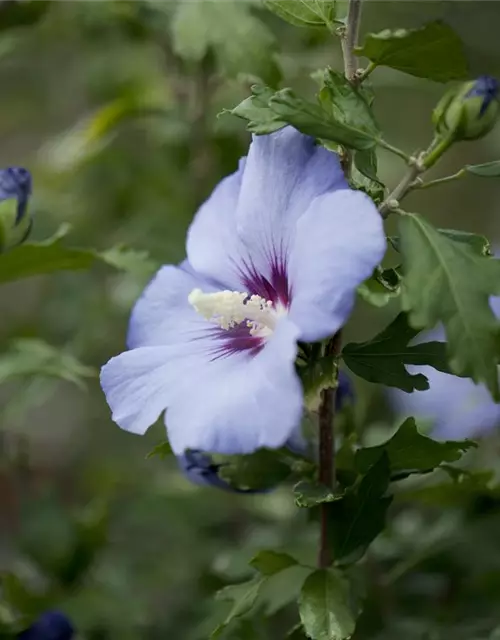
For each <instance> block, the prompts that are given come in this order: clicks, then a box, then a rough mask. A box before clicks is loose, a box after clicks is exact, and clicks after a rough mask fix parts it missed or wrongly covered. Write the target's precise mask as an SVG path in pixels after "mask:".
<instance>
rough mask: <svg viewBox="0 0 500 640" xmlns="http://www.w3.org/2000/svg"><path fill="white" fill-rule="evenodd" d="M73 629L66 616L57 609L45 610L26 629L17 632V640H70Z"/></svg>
mask: <svg viewBox="0 0 500 640" xmlns="http://www.w3.org/2000/svg"><path fill="white" fill-rule="evenodd" d="M74 633H75V631H74V629H73V627H72V625H71V623H70V621H69V620H68V618H67V617H66V616H65V615H64V614H63V613H60V612H59V611H47V612H45V613H44V614H42V615H41V616H40V617H39V618H38V620H37V621H36V622H35V623H34V624H32V625H31V627H30V628H29V629H26V631H22V632H21V633H20V634H18V636H17V638H18V639H19V640H71V638H73V636H74Z"/></svg>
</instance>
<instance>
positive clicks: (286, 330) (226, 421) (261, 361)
mask: <svg viewBox="0 0 500 640" xmlns="http://www.w3.org/2000/svg"><path fill="white" fill-rule="evenodd" d="M297 334H298V331H297V328H296V327H295V326H294V325H293V324H292V323H290V322H289V321H288V320H286V319H283V320H282V321H281V322H280V323H279V324H278V326H277V328H276V331H275V332H274V334H273V336H272V337H271V338H270V340H269V341H268V342H267V344H266V345H265V347H264V348H263V349H262V351H260V353H259V354H258V355H256V356H254V357H249V356H248V355H247V354H246V353H239V354H234V355H231V356H230V357H227V358H220V359H218V360H215V361H212V362H210V366H205V367H200V368H199V370H197V371H196V370H193V371H192V377H191V378H190V379H188V378H184V384H183V385H182V388H181V389H179V390H178V392H177V394H176V397H175V398H173V399H172V402H171V404H170V406H169V409H168V411H167V414H166V423H167V432H168V437H169V441H170V444H171V446H172V449H173V451H174V453H175V454H176V455H180V454H182V453H183V452H184V451H185V450H187V449H198V450H201V451H206V452H212V453H223V454H238V453H251V452H252V451H255V450H257V449H259V448H262V447H267V448H271V449H274V448H277V447H280V446H282V445H284V443H285V442H286V441H287V440H288V438H289V437H290V436H291V434H292V433H293V432H294V430H295V429H296V428H297V426H298V425H299V423H300V420H301V415H302V403H303V399H302V387H301V384H300V381H299V378H298V376H297V374H296V371H295V357H296V353H297V345H296V340H297Z"/></svg>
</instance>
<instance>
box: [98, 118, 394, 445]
mask: <svg viewBox="0 0 500 640" xmlns="http://www.w3.org/2000/svg"><path fill="white" fill-rule="evenodd" d="M385 244H386V243H385V235H384V230H383V225H382V220H381V217H380V215H379V213H378V211H377V208H376V207H375V205H374V204H373V202H372V201H371V200H370V199H369V198H368V196H366V195H365V194H363V193H361V192H358V191H352V190H351V189H349V187H348V185H347V183H346V181H345V179H344V176H343V173H342V170H341V167H340V163H339V159H338V156H337V155H335V154H333V153H331V152H329V151H327V150H326V149H324V148H323V147H320V146H316V145H315V143H314V141H313V140H312V139H311V138H309V137H307V136H303V135H302V134H300V133H298V132H297V131H295V130H294V129H292V128H291V127H287V128H285V129H282V130H280V131H278V132H276V133H273V134H271V135H267V136H256V137H254V139H253V142H252V144H251V146H250V150H249V154H248V157H247V158H244V159H243V160H242V161H241V162H240V165H239V168H238V170H237V171H236V173H234V174H232V175H231V176H229V177H227V178H226V179H224V180H223V181H222V182H221V183H220V184H219V185H218V186H217V187H216V189H215V191H214V192H213V194H212V196H211V197H210V198H209V199H208V200H207V201H206V202H205V203H204V204H203V205H202V207H201V208H200V210H199V212H198V214H197V215H196V217H195V219H194V221H193V223H192V225H191V227H190V229H189V232H188V238H187V256H188V262H187V263H183V264H182V265H180V266H172V265H168V266H164V267H163V268H162V269H160V271H159V272H158V274H157V275H156V277H155V278H154V279H153V281H152V282H151V283H150V284H149V286H148V287H147V289H146V291H145V293H144V294H143V296H142V297H141V298H140V300H139V301H138V302H137V304H136V306H135V309H134V311H133V314H132V319H131V323H130V330H129V335H128V346H129V348H130V351H127V352H126V353H123V354H121V355H120V356H118V357H116V358H113V359H112V360H110V362H109V363H108V364H107V365H106V366H104V367H103V369H102V373H101V384H102V387H103V389H104V392H105V394H106V397H107V400H108V403H109V405H110V407H111V409H112V411H113V419H114V420H115V422H117V423H118V424H119V425H120V426H121V427H122V428H123V429H126V430H128V431H132V432H134V433H139V434H143V433H144V432H145V431H146V429H147V428H148V427H149V426H150V425H151V424H153V423H154V422H155V421H156V420H157V419H158V417H159V416H160V414H161V413H162V412H163V411H164V410H165V409H166V408H167V407H168V412H167V423H168V438H169V442H170V444H171V446H172V449H173V451H174V453H175V454H176V455H181V454H183V453H184V451H185V450H187V449H191V450H199V451H207V452H217V453H223V454H238V453H250V452H252V451H255V450H256V449H258V448H261V447H267V448H276V447H280V446H282V445H283V444H285V443H286V442H287V440H288V439H289V438H290V437H291V435H292V434H293V433H294V431H295V430H296V428H297V426H298V425H299V423H300V420H301V415H302V409H303V394H302V387H301V384H300V380H299V378H298V376H297V373H296V371H295V358H296V355H297V341H298V340H301V341H303V342H311V341H316V340H321V339H323V338H326V337H327V336H330V335H332V334H333V333H335V331H337V330H338V329H339V328H340V327H341V326H342V325H343V324H344V323H345V322H346V320H347V318H348V317H349V314H350V312H351V310H352V306H353V303H354V298H355V292H356V288H357V286H358V285H359V284H360V283H361V282H362V281H363V280H365V279H366V278H367V277H369V276H370V274H371V273H372V271H373V269H374V267H375V266H376V265H377V264H378V263H379V262H380V261H381V259H382V257H383V255H384V252H385Z"/></svg>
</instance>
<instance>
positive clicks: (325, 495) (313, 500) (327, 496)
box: [293, 480, 344, 507]
mask: <svg viewBox="0 0 500 640" xmlns="http://www.w3.org/2000/svg"><path fill="white" fill-rule="evenodd" d="M293 494H294V497H295V504H296V505H297V506H298V507H317V506H318V505H319V504H323V503H325V502H335V500H340V499H341V498H342V497H343V495H344V493H343V492H342V493H334V492H333V491H332V490H331V489H330V488H329V487H327V486H325V485H323V484H319V483H315V482H310V481H309V480H301V481H300V482H298V483H297V484H296V485H295V487H294V488H293Z"/></svg>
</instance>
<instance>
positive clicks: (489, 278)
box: [399, 214, 500, 400]
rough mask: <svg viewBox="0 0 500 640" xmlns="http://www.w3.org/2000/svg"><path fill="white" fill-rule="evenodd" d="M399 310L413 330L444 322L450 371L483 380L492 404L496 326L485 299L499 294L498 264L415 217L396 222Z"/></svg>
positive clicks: (495, 390) (406, 216) (499, 397)
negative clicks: (400, 265)
mask: <svg viewBox="0 0 500 640" xmlns="http://www.w3.org/2000/svg"><path fill="white" fill-rule="evenodd" d="M399 235H400V250H401V255H402V258H403V269H404V274H405V277H404V280H403V285H402V306H403V309H404V310H405V311H408V314H409V316H408V318H409V322H410V324H411V325H412V326H414V327H417V328H424V327H427V328H429V329H430V328H433V327H434V326H435V325H436V324H438V323H439V322H442V323H443V325H444V327H445V330H446V337H447V344H448V353H449V356H450V368H451V370H452V371H453V372H454V373H456V374H458V375H463V376H468V377H471V378H472V379H473V380H474V381H475V382H483V381H484V382H485V383H486V384H487V386H488V388H489V390H490V392H491V394H492V395H493V397H494V398H495V399H496V400H500V392H499V389H498V372H497V354H498V335H499V325H498V323H497V321H496V318H495V316H494V314H493V311H492V310H491V308H490V306H489V298H490V296H492V295H499V294H500V262H499V261H498V260H495V259H494V258H490V257H485V256H484V255H482V253H478V251H477V249H476V248H475V247H474V246H472V245H470V244H469V243H463V242H457V241H456V240H452V239H451V238H449V237H446V236H444V235H443V234H442V233H440V232H439V231H438V230H437V229H436V228H434V227H433V226H432V225H431V224H430V223H429V222H427V221H426V220H424V218H422V217H420V216H418V215H417V214H404V215H402V216H400V219H399Z"/></svg>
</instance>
